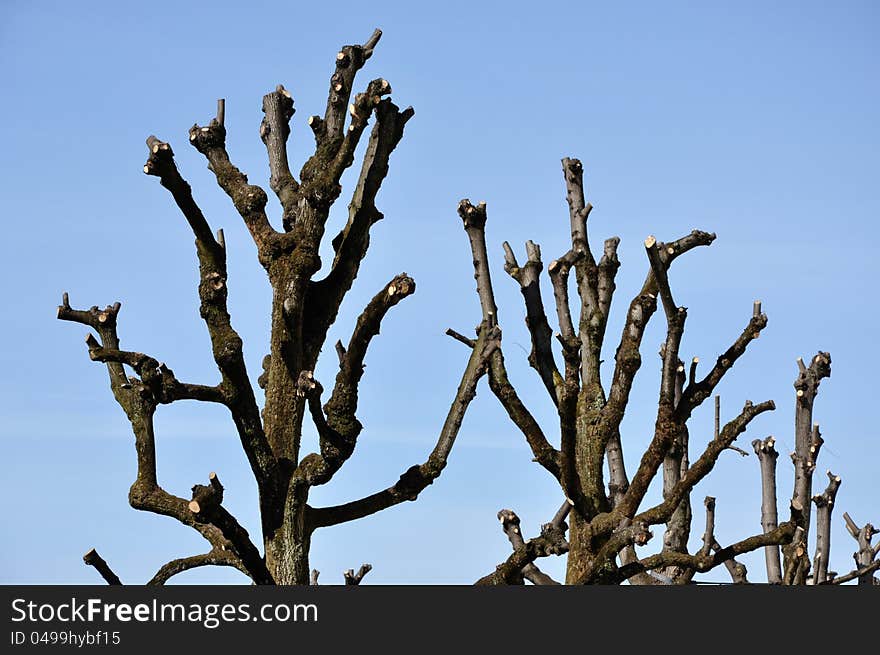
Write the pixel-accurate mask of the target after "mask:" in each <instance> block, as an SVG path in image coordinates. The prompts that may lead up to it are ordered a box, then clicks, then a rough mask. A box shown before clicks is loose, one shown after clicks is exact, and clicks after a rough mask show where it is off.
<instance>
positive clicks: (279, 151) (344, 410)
mask: <svg viewBox="0 0 880 655" xmlns="http://www.w3.org/2000/svg"><path fill="white" fill-rule="evenodd" d="M381 35H382V33H381V31H380V30H378V29H377V30H376V31H375V32H373V34H372V35H371V36H370V38H369V39H367V40H366V42H364V43H363V44H362V45H348V46H344V47H343V48H342V49H341V50H340V51H339V52H338V54H337V55H336V65H335V71H334V73H333V75H332V77H331V78H330V88H329V92H328V98H327V106H326V109H325V110H324V115H323V116H317V115H315V116H312V117H311V118H309V120H308V123H309V126H310V127H311V130H312V132H313V134H314V139H315V151H314V154H313V155H312V156H311V157H310V158H309V159H308V160H307V161H306V162H305V164H304V165H303V167H302V170H301V171H300V174H299V179H297V178H295V177H294V175H293V174H292V172H291V167H290V163H289V160H288V154H287V140H288V137H289V135H290V125H289V124H290V120H291V118H292V116H293V114H294V107H293V104H294V103H293V98H292V97H291V95H290V93H288V92H287V90H286V89H285V88H284V87H283V86H281V85H279V86H278V87H277V88H276V90H275V91H273V92H271V93H269V94H267V95H266V96H264V98H263V112H264V114H265V116H264V118H263V120H262V123H261V124H260V126H259V132H260V137H261V139H262V141H263V143H264V144H265V146H266V151H267V155H268V160H269V168H270V171H271V177H270V180H269V186H270V187H271V190H272V191H273V192H274V193H275V194H276V195H277V197H278V200H279V201H280V204H281V207H282V216H281V224H282V229H280V230H278V229H275V228H274V227H273V226H272V224H271V223H270V221H269V217H268V216H267V212H266V204H267V201H268V198H267V195H266V192H265V191H264V190H263V189H262V188H260V187H259V186H257V185H255V184H252V183H250V182H249V181H248V177H247V175H245V174H244V173H243V172H242V171H240V170H239V169H238V168H236V166H235V165H234V164H233V163H232V162H231V161H230V156H229V153H228V152H227V149H226V126H225V121H224V117H225V103H224V101H223V100H220V101H218V105H217V113H216V116H215V117H214V118H213V119H211V121H210V122H209V123H208V124H207V125H205V126H199V125H194V126H193V127H192V128H191V129H190V130H189V142H190V144H191V145H192V146H193V147H195V148H196V150H198V151H199V152H200V153H201V154H202V155H204V157H205V158H206V160H207V162H208V168H209V169H210V170H211V171H212V172H213V173H214V175H215V176H216V179H217V183H218V184H219V186H220V187H221V188H222V189H223V191H224V192H225V193H226V194H227V195H228V196H229V198H230V199H231V200H232V203H233V204H234V205H235V208H236V210H238V213H239V214H240V215H241V218H242V220H243V221H244V223H245V225H246V226H247V228H248V231H249V232H250V234H251V236H252V237H253V241H254V244H255V245H256V249H257V258H258V260H259V262H260V264H261V265H262V266H263V268H264V269H265V271H266V274H267V275H268V278H269V282H270V284H271V286H272V289H273V301H272V318H271V352H270V353H269V354H268V355H266V357H265V358H264V360H263V369H264V373H263V375H262V376H260V378H259V380H258V383H259V386H260V387H261V388H262V389H263V390H264V391H265V403H264V405H263V407H262V410H261V409H260V406H259V404H258V402H257V398H256V394H255V391H254V388H253V385H252V383H251V380H250V379H249V376H248V372H247V369H246V367H245V361H244V357H243V355H242V340H241V338H240V337H239V335H238V333H237V332H236V331H235V329H234V328H233V326H232V320H231V318H230V315H229V312H228V311H227V302H226V301H227V294H228V288H227V268H226V244H225V240H224V236H223V231H222V230H219V231H218V232H216V234H215V233H214V232H213V231H212V229H211V227H210V226H209V223H208V220H207V219H206V217H205V216H204V215H203V214H202V211H201V210H200V209H199V206H198V204H197V203H196V201H195V199H194V197H193V194H192V191H191V189H190V186H189V184H188V183H187V182H186V181H185V180H184V178H183V177H182V176H181V174H180V172H179V171H178V168H177V165H176V163H175V160H174V155H173V151H172V148H171V145H170V144H168V143H167V142H165V141H162V140H160V139H158V138H157V137H155V136H150V137H149V138H148V139H147V146H148V148H149V158H148V159H147V162H146V164H145V165H144V172H145V173H146V174H147V175H152V176H155V177H158V178H159V181H160V183H161V184H162V186H163V187H164V188H166V189H167V190H168V191H169V192H170V193H171V196H172V198H173V199H174V202H175V203H176V204H177V206H178V208H179V209H180V211H181V213H182V214H183V217H184V218H185V219H186V221H187V223H188V224H189V226H190V228H191V229H192V231H193V234H194V236H195V245H196V254H197V256H198V261H199V283H198V291H199V298H200V300H201V306H200V314H201V317H202V318H203V319H204V321H205V323H206V325H207V328H208V333H209V335H210V341H211V348H212V351H213V355H214V360H215V361H216V364H217V368H218V369H219V373H220V382H219V383H217V384H214V385H204V384H190V383H186V382H182V381H180V380H178V379H177V377H176V376H175V375H174V372H173V371H172V370H171V368H169V367H168V366H167V365H166V364H164V363H162V362H161V361H160V360H159V359H157V358H154V357H152V356H149V355H146V354H143V353H140V352H135V351H129V350H123V349H122V347H121V345H120V339H119V336H118V333H117V322H118V318H119V310H120V303H118V302H117V303H116V304H114V305H111V306H108V307H106V308H105V309H99V308H98V307H97V306H95V307H92V308H91V309H85V310H80V309H74V308H73V307H71V305H70V303H69V301H68V295H67V293H65V294H64V296H63V302H62V304H61V306H60V307H59V308H58V318H60V319H62V320H66V321H73V322H76V323H81V324H83V325H86V326H87V327H89V328H91V330H92V332H90V333H89V334H88V337H87V339H86V345H87V347H88V353H89V356H90V357H91V359H92V360H94V361H97V362H102V363H104V364H106V366H107V371H108V373H109V377H110V387H111V390H112V392H113V395H114V397H115V398H116V401H117V402H118V403H119V405H120V406H121V407H122V409H123V411H124V412H125V414H126V416H127V417H128V419H129V421H130V422H131V427H132V430H133V432H134V436H135V447H136V451H137V464H138V466H137V478H136V480H135V482H134V484H133V485H132V486H131V491H130V493H129V501H130V503H131V505H132V506H133V507H134V508H136V509H139V510H145V511H149V512H155V513H157V514H162V515H165V516H170V517H172V518H174V519H177V520H178V521H180V522H181V523H183V524H184V525H187V526H189V527H191V528H192V529H194V530H196V531H197V532H199V534H201V535H202V536H203V537H204V538H205V540H206V541H207V542H208V544H209V545H210V549H209V551H208V552H206V553H203V554H197V555H192V556H188V557H182V558H181V559H177V560H174V561H172V562H169V563H167V564H165V565H164V566H162V567H161V568H160V569H159V570H158V572H157V573H156V575H155V576H154V577H153V579H152V580H151V583H155V584H163V583H165V582H166V581H167V580H168V579H169V578H170V577H171V576H173V575H176V574H177V573H180V572H182V571H186V570H189V569H192V568H195V567H200V566H232V567H235V568H237V569H239V570H241V571H242V572H244V573H245V574H246V575H248V576H249V577H250V578H251V579H252V580H253V581H254V582H255V583H257V584H309V582H310V580H312V581H314V582H317V576H316V575H315V576H312V577H310V570H309V546H310V542H311V537H312V534H313V532H314V531H315V530H317V529H319V528H326V527H330V526H333V525H337V524H339V523H344V522H346V521H353V520H355V519H358V518H362V517H365V516H368V515H370V514H373V513H375V512H378V511H381V510H383V509H386V508H388V507H391V506H393V505H396V504H398V503H401V502H403V501H407V500H415V499H416V497H417V496H418V495H419V493H420V492H421V491H422V490H424V489H425V488H426V487H427V486H428V485H430V484H431V483H432V482H433V481H434V480H435V479H436V478H437V477H438V476H439V475H440V474H441V472H442V471H443V468H444V467H445V466H446V460H447V457H448V456H449V452H450V450H451V449H452V447H453V444H454V443H455V439H456V436H457V434H458V431H459V428H460V427H461V423H462V419H463V417H464V414H465V411H466V410H467V407H468V404H469V403H470V402H471V399H472V398H473V397H474V393H475V389H476V385H477V382H478V381H479V380H480V378H481V377H482V376H483V375H484V374H485V372H486V370H487V365H488V362H489V360H490V358H491V355H492V353H493V351H494V349H495V348H496V347H497V344H498V330H497V328H496V327H495V324H494V322H493V321H491V320H487V321H485V322H484V323H483V325H482V326H481V327H480V329H479V331H478V332H479V334H478V336H477V339H476V340H475V341H474V343H473V349H472V353H471V356H470V358H469V359H468V361H467V365H466V366H465V370H464V373H463V375H462V378H461V382H460V384H459V386H458V390H457V392H456V393H455V397H454V399H453V401H452V405H451V407H450V409H449V413H448V415H447V417H446V421H445V422H444V424H443V426H442V428H441V429H440V431H439V437H438V439H437V443H436V446H435V447H434V449H433V450H432V451H431V453H430V454H429V455H428V457H427V459H426V460H425V461H424V462H423V463H421V464H417V465H414V466H412V467H410V468H409V469H407V470H406V471H404V472H403V474H402V475H401V476H400V479H399V480H397V481H396V482H394V483H393V484H391V485H390V486H388V487H387V488H385V489H383V490H380V491H378V492H377V493H374V494H372V495H369V496H367V497H365V498H360V499H356V500H352V501H351V502H348V503H344V504H342V505H338V506H335V507H312V506H311V505H309V502H308V501H309V492H310V490H311V489H312V488H313V487H315V486H317V485H322V484H326V483H327V482H329V481H330V480H331V479H332V478H333V476H334V474H335V473H336V472H337V471H339V469H340V468H341V467H342V466H343V465H344V463H345V462H346V460H347V459H348V458H349V457H351V455H352V453H353V452H354V449H355V446H356V445H357V439H358V436H359V434H360V432H361V424H360V423H359V422H358V419H357V408H358V385H359V383H360V380H361V377H362V376H363V373H364V361H365V357H366V355H367V350H368V348H369V345H370V342H371V340H372V339H373V337H375V336H376V335H377V334H378V333H379V328H380V325H381V322H382V320H383V319H384V318H385V316H386V314H387V313H388V312H389V310H391V308H392V307H394V306H395V305H396V304H397V303H399V302H400V301H401V300H403V299H404V298H406V297H407V296H409V295H411V294H412V293H414V292H415V288H416V287H415V282H414V281H413V280H412V278H410V277H409V276H407V275H406V274H405V273H402V274H400V275H398V276H396V277H394V278H393V279H392V280H390V281H389V282H388V284H386V285H385V286H384V287H383V288H382V289H380V290H379V291H378V293H376V295H375V296H374V297H373V298H372V300H370V301H369V303H368V304H367V306H366V307H365V308H364V310H363V312H362V313H361V314H360V316H359V317H358V319H357V322H356V324H355V326H354V328H353V331H352V334H351V338H350V339H349V342H348V344H347V345H343V344H342V343H341V342H340V343H337V344H336V348H335V353H336V355H337V356H338V358H339V369H338V373H337V374H336V379H335V381H334V383H333V385H332V388H331V390H330V392H329V398H328V399H327V400H326V402H324V403H323V404H322V394H323V391H324V389H323V387H322V385H321V384H320V383H319V382H318V381H317V380H315V378H314V376H313V371H314V370H315V366H316V363H317V361H318V357H319V354H320V352H321V348H322V346H323V345H324V343H325V341H326V339H327V333H328V329H329V328H330V326H331V325H332V324H333V323H334V321H335V319H336V317H337V313H338V312H339V308H340V305H341V303H342V301H343V299H344V298H345V296H346V293H347V292H348V291H349V289H350V288H351V286H352V283H353V281H354V279H355V277H356V276H357V274H358V270H359V268H360V265H361V262H362V261H363V259H364V256H365V255H366V252H367V249H368V247H369V242H370V228H371V226H372V225H373V224H374V223H376V222H377V221H379V220H380V219H381V218H382V217H383V216H382V212H380V211H379V209H378V208H377V207H376V197H377V194H378V193H379V189H380V187H381V185H382V182H383V180H384V179H385V176H386V175H387V173H388V165H389V160H390V158H391V153H392V152H393V151H394V149H395V148H396V147H397V145H398V143H399V142H400V140H401V138H402V137H403V131H404V127H405V125H406V123H407V121H409V119H410V118H412V116H413V113H414V112H413V110H412V108H407V109H404V110H400V108H399V107H398V106H397V105H395V104H394V103H393V102H392V101H391V100H390V99H389V98H387V97H385V96H388V94H390V93H391V85H390V84H389V83H388V82H387V81H386V80H384V79H381V78H377V79H374V80H372V81H371V82H369V83H368V84H366V85H365V86H364V90H363V92H361V93H356V94H355V93H354V89H355V83H356V82H355V76H356V74H357V72H358V71H359V70H360V69H361V68H362V67H363V66H364V64H365V63H366V62H367V60H368V59H369V58H370V56H371V55H372V54H373V49H374V48H375V47H376V45H377V44H378V42H379V39H380V37H381ZM371 120H372V121H373V127H372V131H371V132H370V133H369V135H368V142H367V144H366V149H365V154H364V157H363V161H362V163H361V169H360V175H359V177H358V179H357V183H356V186H355V188H354V191H353V193H352V194H351V200H350V202H349V206H348V207H349V213H348V221H347V223H346V225H345V227H344V228H343V229H342V230H341V231H340V232H339V234H337V235H336V236H335V237H334V238H333V240H332V245H333V251H334V253H335V254H334V258H333V262H332V265H331V266H330V267H329V272H328V273H327V274H326V275H325V276H324V277H322V278H317V277H316V276H317V274H318V272H319V271H320V269H321V258H320V257H319V248H320V244H321V242H322V239H323V238H324V232H325V226H326V223H327V219H328V215H329V212H330V207H331V206H332V205H333V203H334V202H335V201H336V200H337V199H338V197H339V196H340V194H341V192H342V187H341V185H340V179H341V177H342V174H343V172H344V171H345V170H346V169H348V168H349V167H350V166H351V165H352V164H353V163H354V159H355V157H354V155H355V149H356V148H357V146H358V143H359V142H360V140H361V137H362V136H363V135H364V133H365V131H366V128H367V125H368V123H369V122H370V121H371ZM96 335H97V336H96ZM184 400H196V401H200V402H208V403H219V404H221V405H224V406H225V407H226V408H227V409H228V410H229V413H230V415H231V418H232V421H233V423H234V424H235V428H236V430H237V432H238V435H239V437H240V440H241V446H242V449H243V450H244V453H245V455H246V457H247V460H248V463H249V464H250V468H251V471H252V472H253V475H254V477H255V479H256V482H257V488H258V491H259V509H260V517H261V529H262V542H263V543H262V550H261V549H260V548H258V547H257V545H256V544H255V543H254V541H253V540H252V539H251V536H250V535H249V534H248V532H247V530H245V529H244V527H242V525H241V524H240V523H239V522H238V520H237V519H236V518H235V517H234V516H232V515H231V514H230V513H229V512H228V511H227V510H226V508H225V507H224V505H223V495H224V489H223V486H222V485H221V484H220V480H219V478H218V476H217V475H216V474H215V473H211V474H210V476H209V484H207V485H202V484H196V485H195V486H193V488H192V496H191V498H189V499H187V498H184V497H181V496H178V495H174V494H173V493H170V492H169V491H166V490H165V489H163V488H162V487H161V486H160V485H159V483H158V481H157V476H156V449H155V435H154V422H153V417H154V414H155V412H156V411H157V409H158V407H159V406H160V405H165V404H169V403H173V402H179V401H184ZM307 413H308V414H309V415H310V417H311V419H312V421H313V422H314V424H315V426H316V428H317V431H318V434H319V441H320V447H319V452H314V453H309V454H306V455H305V456H302V455H301V453H300V444H301V437H302V425H303V420H304V418H305V416H306V414H307ZM85 561H86V563H87V564H90V565H92V566H94V567H95V568H96V569H97V570H98V572H99V573H101V575H102V576H103V577H104V578H105V579H106V580H107V581H108V582H110V583H113V584H118V583H119V579H118V578H117V577H116V576H115V574H113V572H112V570H111V569H110V567H109V566H108V564H107V563H106V562H105V561H104V560H103V559H102V558H101V557H100V556H99V555H98V554H97V553H96V552H95V551H94V550H92V551H90V553H89V554H87V555H86V557H85ZM369 568H370V567H369V565H365V566H363V567H361V569H360V571H358V573H354V571H353V570H352V571H349V572H347V573H346V575H345V579H346V583H348V584H359V583H360V581H361V580H362V579H363V577H364V575H366V573H367V572H368V571H369Z"/></svg>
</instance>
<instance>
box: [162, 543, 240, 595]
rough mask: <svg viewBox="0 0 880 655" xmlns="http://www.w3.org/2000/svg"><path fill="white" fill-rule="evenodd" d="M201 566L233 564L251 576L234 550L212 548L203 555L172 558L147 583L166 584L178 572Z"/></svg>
mask: <svg viewBox="0 0 880 655" xmlns="http://www.w3.org/2000/svg"><path fill="white" fill-rule="evenodd" d="M201 566H231V567H233V568H236V569H238V570H239V571H241V572H242V573H244V574H245V575H247V576H249V577H250V573H249V572H248V570H247V569H246V568H245V567H244V565H243V564H242V563H241V560H240V559H239V558H238V557H237V556H236V555H235V554H234V553H233V552H232V551H229V550H218V549H212V550H211V551H210V552H208V553H204V554H202V555H193V556H191V557H181V558H180V559H175V560H171V561H170V562H168V563H167V564H165V565H163V566H162V568H160V569H159V570H158V571H156V574H155V575H154V576H153V577H152V578H151V579H150V581H149V582H147V585H150V586H156V585H164V584H165V583H166V582H168V580H169V579H170V578H172V577H173V576H175V575H177V574H178V573H183V572H184V571H189V570H191V569H195V568H198V567H201Z"/></svg>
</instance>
